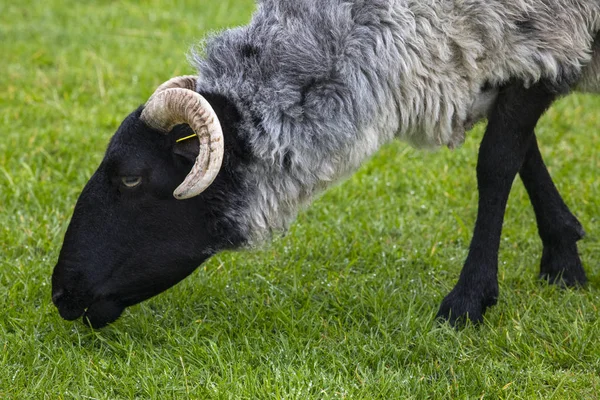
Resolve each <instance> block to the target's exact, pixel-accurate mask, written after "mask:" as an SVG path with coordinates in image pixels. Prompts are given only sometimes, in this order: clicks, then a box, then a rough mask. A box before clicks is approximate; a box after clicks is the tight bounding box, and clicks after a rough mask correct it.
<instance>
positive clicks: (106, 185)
mask: <svg viewBox="0 0 600 400" xmlns="http://www.w3.org/2000/svg"><path fill="white" fill-rule="evenodd" d="M221 111H222V110H221ZM140 113H141V108H140V109H138V110H137V111H135V112H133V113H132V114H131V115H129V116H128V117H127V118H126V119H125V121H124V122H123V124H122V125H121V127H120V128H119V129H118V131H117V133H116V134H115V135H114V137H113V138H112V140H111V142H110V144H109V147H108V150H107V151H106V155H105V157H104V160H103V161H102V163H101V164H100V166H99V167H98V170H97V171H96V172H95V173H94V175H93V176H92V178H91V179H90V181H89V182H88V183H87V185H86V186H85V188H84V189H83V192H82V193H81V195H80V197H79V200H78V201H77V205H76V206H75V211H74V214H73V218H72V220H71V223H70V225H69V228H68V229H67V233H66V235H65V239H64V243H63V247H62V249H61V252H60V256H59V259H58V263H57V264H56V267H55V268H54V273H53V275H52V300H53V301H54V304H55V305H56V306H57V307H58V310H59V312H60V315H61V316H62V317H63V318H65V319H68V320H73V319H76V318H78V317H80V316H82V315H83V316H84V321H85V322H87V323H89V324H90V325H92V326H93V327H102V326H104V325H106V324H108V323H110V322H112V321H114V320H116V319H117V318H118V317H119V316H120V315H121V313H122V312H123V310H124V309H125V307H128V306H130V305H133V304H136V303H139V302H141V301H143V300H145V299H148V298H150V297H152V296H154V295H156V294H158V293H160V292H162V291H164V290H166V289H168V288H169V287H171V286H173V285H175V284H176V283H177V282H179V281H180V280H182V279H183V278H185V277H186V276H188V275H189V274H190V273H191V272H192V271H194V270H195V269H196V268H197V267H198V266H199V265H200V264H201V263H202V262H204V261H205V260H206V259H207V258H209V257H210V256H211V255H213V254H214V253H215V252H217V251H219V250H222V249H225V248H233V247H236V246H239V245H241V244H242V243H243V242H244V238H243V237H242V234H241V232H240V230H239V228H238V227H237V226H236V224H235V221H233V220H232V219H231V218H228V216H227V210H228V209H231V208H232V207H239V206H242V204H241V203H240V202H241V200H240V199H242V198H243V196H242V195H241V194H240V192H239V187H241V185H240V182H238V181H237V179H236V176H237V175H236V170H238V169H239V167H240V164H241V160H242V159H241V157H238V155H239V154H240V153H241V152H240V151H238V150H239V149H237V148H233V147H232V144H236V140H232V136H231V135H227V134H226V133H225V132H224V134H225V143H226V149H225V157H224V160H223V166H222V168H221V171H220V172H219V175H218V176H217V178H216V180H215V181H214V182H213V184H212V185H211V186H210V187H209V188H208V189H207V190H206V191H205V192H204V193H202V194H201V195H199V196H197V197H195V198H192V199H189V200H176V199H175V198H174V197H173V190H174V189H175V188H176V187H177V186H178V185H179V184H180V183H181V182H182V181H183V179H184V178H185V176H186V174H187V173H188V172H189V171H190V168H191V167H192V165H193V163H194V160H195V156H196V155H197V154H198V140H197V139H196V138H193V139H188V140H185V141H182V142H180V143H176V140H177V139H178V138H181V137H185V136H188V135H190V134H193V132H192V131H191V130H190V129H189V127H187V126H179V127H176V128H175V129H173V131H172V132H171V133H170V134H168V135H164V134H161V133H159V132H157V131H154V130H152V129H150V128H148V127H147V126H146V124H144V123H143V122H141V121H140V120H139V116H140ZM217 114H220V113H219V112H217ZM223 117H224V118H228V121H231V120H232V118H231V115H229V116H220V118H219V119H220V120H221V121H223V119H222V118H223ZM233 119H234V120H235V118H233ZM222 124H223V128H224V131H225V130H226V129H227V128H229V126H228V125H229V124H228V123H223V122H222ZM236 146H237V144H236ZM236 202H237V203H240V204H236Z"/></svg>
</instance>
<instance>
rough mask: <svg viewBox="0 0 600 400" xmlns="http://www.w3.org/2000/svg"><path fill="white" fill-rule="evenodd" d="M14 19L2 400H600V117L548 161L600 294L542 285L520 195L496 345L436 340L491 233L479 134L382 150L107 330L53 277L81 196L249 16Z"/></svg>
mask: <svg viewBox="0 0 600 400" xmlns="http://www.w3.org/2000/svg"><path fill="white" fill-rule="evenodd" d="M164 3H166V2H160V1H158V0H148V1H143V2H134V1H131V2H116V1H107V0H97V1H85V2H83V1H82V2H65V1H59V0H47V1H44V2H39V1H30V0H21V1H18V2H17V1H8V2H7V1H4V2H0V54H1V55H2V62H1V64H0V268H1V271H2V272H1V274H0V309H1V310H2V311H1V312H0V398H2V399H28V398H31V399H42V398H48V399H120V398H160V399H165V398H198V399H205V398H224V399H225V398H231V399H243V398H244V399H255V398H261V399H263V398H264V399H266V398H285V399H328V398H346V399H371V398H373V399H375V398H378V399H397V398H426V397H428V398H541V399H548V398H558V399H561V398H585V399H593V398H598V397H600V395H599V393H600V343H599V341H600V339H599V338H600V322H599V320H598V315H599V311H598V309H599V307H600V270H599V268H598V267H599V257H600V224H599V219H598V216H599V215H600V201H599V200H598V199H599V198H600V180H599V179H598V171H600V151H599V150H600V135H598V130H599V128H600V98H593V97H590V96H573V97H569V98H566V99H563V100H561V101H559V102H558V103H556V104H555V105H554V106H553V108H552V109H551V110H550V111H549V112H548V113H547V115H546V116H545V117H544V119H543V120H542V122H541V123H540V125H539V129H538V134H539V138H540V145H541V148H542V153H543V154H544V156H545V158H546V161H547V164H548V166H549V168H550V170H551V172H552V174H553V177H554V179H555V181H556V183H557V186H558V187H559V189H560V191H561V193H562V194H563V196H564V197H565V200H566V202H567V204H569V205H570V207H571V209H572V210H573V212H574V213H575V214H576V215H577V216H578V217H579V218H580V220H581V222H582V223H583V225H584V227H585V229H586V230H587V231H588V236H587V237H586V238H585V239H584V240H583V241H582V242H580V250H581V255H582V259H583V261H584V263H585V266H586V270H587V272H588V276H589V279H590V283H589V286H588V287H587V288H586V289H584V290H560V289H557V288H555V287H552V286H548V285H544V284H541V283H540V282H538V281H537V279H536V276H537V271H538V262H539V257H540V254H541V243H540V240H539V239H538V236H537V230H536V227H535V221H534V215H533V212H532V209H531V207H530V205H529V201H528V198H527V194H526V192H525V190H524V188H523V186H522V184H521V182H519V181H517V182H516V183H515V187H514V190H513V192H512V194H511V198H510V201H509V205H508V210H507V217H506V222H505V229H504V235H503V239H502V245H501V253H500V273H499V280H500V290H501V293H500V296H501V297H500V300H499V303H498V305H497V306H496V307H494V308H492V309H490V310H489V311H488V313H487V316H486V317H487V318H486V321H485V323H484V324H483V325H482V326H480V327H473V326H469V327H466V328H465V329H463V330H460V331H456V330H454V329H451V328H449V327H448V326H446V325H440V324H438V323H436V322H435V321H434V316H435V313H436V311H437V308H438V305H439V303H440V302H441V300H442V298H443V296H444V295H445V294H446V293H447V292H448V291H449V290H450V289H451V288H452V286H453V285H454V283H455V282H456V280H457V278H458V274H459V271H460V268H461V266H462V261H463V260H464V258H465V256H466V252H467V247H468V244H469V240H470V235H471V231H472V227H473V225H474V221H475V215H476V214H475V213H476V203H477V192H476V180H475V163H476V156H477V146H478V143H479V141H480V139H481V136H482V126H478V127H477V128H476V129H475V130H474V131H472V132H471V133H470V134H469V137H468V139H467V142H466V143H465V145H464V146H463V147H462V148H460V149H458V150H455V151H450V150H446V149H444V150H440V151H438V152H435V153H431V152H424V151H417V150H413V149H411V148H409V147H408V146H407V145H405V144H402V143H393V144H391V145H389V146H387V147H385V148H383V149H382V150H381V151H380V152H379V153H378V154H377V156H376V157H374V158H373V159H372V160H371V161H370V162H369V163H367V164H365V165H364V166H363V167H362V168H361V169H360V171H359V172H358V173H357V174H355V175H354V176H353V177H352V178H351V179H349V180H348V181H347V182H345V183H343V184H342V185H339V186H337V187H336V188H334V189H332V190H330V191H329V192H327V193H326V194H325V195H323V196H322V197H320V198H319V199H318V200H317V201H315V203H314V205H313V206H312V207H311V208H309V209H308V210H306V211H305V212H303V213H301V215H300V216H299V218H298V220H297V222H296V223H295V224H294V225H293V226H292V228H291V230H290V232H289V233H288V234H287V235H286V236H285V237H284V238H281V239H278V240H276V241H275V242H274V243H273V244H271V245H268V246H266V247H265V248H264V249H262V250H257V251H252V252H243V253H228V254H221V255H219V256H216V257H214V258H213V259H212V260H211V261H210V262H208V263H206V264H205V265H203V266H202V267H201V268H199V270H198V271H197V272H196V273H194V274H193V275H192V276H191V277H189V278H188V279H187V280H185V281H184V282H182V283H181V284H179V285H178V286H176V287H175V288H173V289H171V290H169V291H168V292H166V293H164V294H162V295H160V296H158V297H156V298H154V299H151V300H150V301H147V302H144V303H142V304H141V305H137V306H134V307H132V308H130V309H129V310H128V311H126V312H125V313H124V315H123V316H122V317H121V319H119V320H118V321H117V322H116V323H114V324H112V325H110V326H109V327H107V328H105V329H102V330H99V331H93V330H91V329H89V328H87V327H85V326H84V325H83V324H81V322H79V321H77V322H66V321H63V320H62V319H61V318H60V317H59V315H58V313H57V312H56V310H55V308H54V306H53V305H52V303H51V300H50V276H51V272H52V268H53V266H54V263H55V262H56V259H57V257H58V252H59V249H60V245H61V242H62V236H63V234H64V232H65V229H66V227H67V224H68V221H69V218H70V215H71V213H72V210H73V206H74V204H75V201H76V199H77V196H78V194H79V192H80V191H81V189H82V187H83V185H84V184H85V183H86V181H87V179H88V178H89V177H90V176H91V174H92V172H93V171H94V170H95V168H96V166H97V165H98V163H99V161H100V160H101V158H102V155H103V152H104V149H105V147H106V144H107V142H108V139H109V138H110V136H111V135H112V134H113V132H114V131H115V129H116V128H117V126H118V124H119V123H120V121H121V120H122V119H123V118H124V117H125V116H126V115H127V114H128V113H129V112H130V111H131V110H133V109H134V108H135V107H137V106H138V105H139V104H141V103H143V102H144V101H145V100H146V99H147V98H148V96H149V95H150V93H151V92H152V91H153V90H154V88H155V87H156V86H157V85H158V84H160V83H161V82H163V81H164V80H166V79H168V78H170V77H172V76H175V75H181V74H187V73H193V72H194V71H193V70H191V68H190V66H189V64H188V62H187V60H186V54H187V52H188V50H189V48H190V46H192V45H193V44H195V43H197V42H198V41H199V40H200V39H201V38H202V37H203V36H204V35H205V34H206V33H207V32H209V31H213V30H217V29H221V28H224V27H228V26H234V25H239V24H243V23H245V22H246V21H248V19H249V17H250V14H251V12H252V10H253V8H254V5H253V2H252V1H251V0H220V1H209V0H200V1H191V0H188V1H184V0H181V1H176V2H170V3H174V4H171V5H170V6H165V5H164Z"/></svg>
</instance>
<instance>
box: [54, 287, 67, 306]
mask: <svg viewBox="0 0 600 400" xmlns="http://www.w3.org/2000/svg"><path fill="white" fill-rule="evenodd" d="M64 295H65V291H64V289H58V290H56V291H54V293H52V302H53V303H54V304H57V303H58V301H60V299H61V298H62V297H63V296H64Z"/></svg>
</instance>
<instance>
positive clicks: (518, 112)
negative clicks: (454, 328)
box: [438, 83, 556, 324]
mask: <svg viewBox="0 0 600 400" xmlns="http://www.w3.org/2000/svg"><path fill="white" fill-rule="evenodd" d="M555 96H556V95H555V94H554V93H553V92H552V90H550V89H549V88H548V87H547V86H546V85H544V84H543V83H539V84H536V85H534V86H532V87H530V88H524V87H523V85H520V84H514V85H509V86H507V87H505V88H503V89H502V90H501V91H500V93H499V95H498V99H497V101H496V104H495V105H494V107H493V109H492V111H491V114H490V115H489V118H488V126H487V129H486V132H485V134H484V136H483V140H482V142H481V145H480V147H479V158H478V161H477V186H478V190H479V208H478V212H477V221H476V223H475V230H474V232H473V239H472V240H471V246H470V249H469V255H468V256H467V260H466V261H465V265H464V267H463V269H462V271H461V273H460V277H459V279H458V283H457V284H456V286H455V287H454V289H452V291H451V292H450V293H449V294H448V295H447V296H446V297H445V298H444V300H443V301H442V304H441V306H440V309H439V311H438V317H440V318H444V319H448V320H449V321H450V323H451V324H455V323H457V322H460V321H464V320H465V318H468V319H470V320H471V321H473V322H479V321H481V320H482V319H483V314H484V312H485V310H486V309H487V307H489V306H493V305H494V304H496V301H497V298H498V276H497V272H498V248H499V246H500V235H501V232H502V223H503V220H504V211H505V209H506V202H507V200H508V195H509V193H510V189H511V186H512V183H513V181H514V179H515V177H516V175H517V173H518V172H519V170H520V169H521V166H522V165H523V162H524V160H525V155H526V154H527V151H528V149H529V147H530V144H531V142H532V139H533V138H534V137H535V136H534V128H535V125H536V123H537V121H538V119H539V118H540V116H541V115H542V114H543V113H544V111H545V110H546V109H547V108H548V107H549V106H550V104H552V101H553V100H554V98H555Z"/></svg>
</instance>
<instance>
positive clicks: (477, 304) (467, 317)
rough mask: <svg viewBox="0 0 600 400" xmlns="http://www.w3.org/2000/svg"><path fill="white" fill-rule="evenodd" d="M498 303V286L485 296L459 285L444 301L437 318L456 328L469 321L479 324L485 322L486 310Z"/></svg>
mask: <svg viewBox="0 0 600 400" xmlns="http://www.w3.org/2000/svg"><path fill="white" fill-rule="evenodd" d="M497 302H498V287H497V286H495V287H493V288H491V289H490V290H488V291H487V294H485V293H482V292H481V291H480V292H477V293H475V292H474V291H473V290H466V289H464V288H462V287H460V286H459V285H457V286H456V287H455V288H454V289H452V291H451V292H450V293H449V294H448V295H447V296H446V297H445V298H444V300H443V301H442V304H441V306H440V309H439V311H438V313H437V318H438V319H440V320H445V321H448V322H449V323H450V325H452V326H454V327H460V326H463V325H464V324H465V323H466V322H467V321H470V322H472V323H474V324H479V323H481V322H483V314H485V311H486V309H487V308H488V307H491V306H493V305H495V304H496V303H497Z"/></svg>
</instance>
